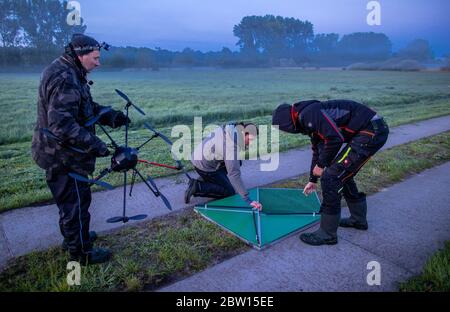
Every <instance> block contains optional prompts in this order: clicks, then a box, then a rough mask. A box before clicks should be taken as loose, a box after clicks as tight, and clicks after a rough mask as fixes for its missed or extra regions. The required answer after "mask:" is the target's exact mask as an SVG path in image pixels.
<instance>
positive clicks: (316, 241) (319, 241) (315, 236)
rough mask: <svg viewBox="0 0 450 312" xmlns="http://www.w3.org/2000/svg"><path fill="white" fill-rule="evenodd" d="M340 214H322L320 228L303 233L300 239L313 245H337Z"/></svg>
mask: <svg viewBox="0 0 450 312" xmlns="http://www.w3.org/2000/svg"><path fill="white" fill-rule="evenodd" d="M339 219H340V215H339V214H336V215H327V214H322V215H321V218H320V228H319V229H318V230H317V231H315V232H313V233H303V234H301V235H300V239H301V240H302V241H303V242H304V243H306V244H308V245H313V246H320V245H336V244H337V242H338V240H337V228H338V225H339Z"/></svg>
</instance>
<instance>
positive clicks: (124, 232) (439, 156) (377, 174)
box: [0, 132, 450, 291]
mask: <svg viewBox="0 0 450 312" xmlns="http://www.w3.org/2000/svg"><path fill="white" fill-rule="evenodd" d="M449 160H450V132H446V133H443V134H440V135H436V136H433V137H430V138H425V139H421V140H419V141H416V142H412V143H409V144H406V145H402V146H398V147H395V148H392V149H389V150H386V151H383V152H380V153H378V154H377V155H375V157H373V159H372V160H371V161H370V162H368V163H367V165H366V166H365V167H364V168H363V169H362V171H361V172H360V173H359V174H358V176H357V178H356V179H357V182H358V185H359V187H360V189H361V191H364V192H366V193H368V194H372V193H375V192H377V191H379V190H381V189H382V188H384V187H387V186H389V185H391V184H393V183H396V182H398V181H400V180H402V179H405V178H407V177H408V176H410V175H411V174H414V173H418V172H421V171H423V170H425V169H427V168H431V167H433V166H436V165H439V164H441V163H444V162H446V161H449ZM307 179H308V176H307V175H302V176H300V177H298V178H295V179H290V180H287V181H283V182H281V183H277V184H276V185H272V187H296V188H303V186H304V185H305V183H306V182H307ZM98 244H99V245H100V246H103V247H108V248H111V250H112V251H113V252H114V258H113V260H112V261H111V262H110V263H108V264H103V265H97V266H92V267H88V268H83V269H82V277H81V286H76V287H69V286H67V284H66V274H67V271H66V270H65V268H66V263H67V261H68V257H67V255H66V254H65V253H63V252H62V251H61V250H60V249H59V248H52V249H49V250H47V251H45V252H35V253H32V254H29V255H26V256H23V257H20V258H18V259H15V260H13V261H12V262H11V263H10V264H9V266H8V267H7V268H6V269H5V270H4V271H3V272H2V273H0V291H94V290H95V291H114V290H119V291H139V290H153V289H156V288H158V287H161V286H163V285H166V284H167V283H170V282H173V281H176V280H178V279H180V278H183V277H186V276H188V275H191V274H193V273H195V272H198V271H200V270H203V269H205V268H207V267H208V266H211V265H214V264H216V263H218V262H220V261H223V260H224V259H226V258H229V257H232V256H234V255H237V254H239V253H242V252H244V251H246V250H248V248H249V247H247V246H246V245H245V244H244V243H242V242H241V241H239V240H237V239H236V238H235V237H233V236H231V235H229V234H228V233H226V232H224V231H223V230H221V229H220V228H218V227H216V226H214V225H213V224H211V223H209V222H207V221H205V220H203V219H201V218H200V217H199V216H197V215H196V214H195V213H194V212H193V211H192V210H184V211H181V212H177V213H173V214H170V215H167V216H165V217H161V218H159V219H154V220H152V221H149V222H145V223H141V224H139V225H137V226H134V227H127V228H124V229H120V230H117V231H115V232H113V233H111V234H109V235H107V236H103V237H100V239H99V242H98Z"/></svg>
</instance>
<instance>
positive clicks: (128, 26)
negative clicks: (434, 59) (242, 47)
mask: <svg viewBox="0 0 450 312" xmlns="http://www.w3.org/2000/svg"><path fill="white" fill-rule="evenodd" d="M79 2H80V4H81V15H82V17H83V18H84V19H85V23H86V25H87V26H88V29H87V34H89V35H92V36H95V37H96V38H97V39H98V40H101V41H106V42H108V43H110V44H112V45H115V46H127V45H129V46H137V47H149V48H155V47H161V48H163V49H169V50H182V49H183V48H185V47H190V48H192V49H194V50H201V51H210V50H212V51H217V50H220V49H222V47H224V46H225V47H228V48H230V49H232V50H236V49H237V47H236V42H237V38H236V37H234V36H233V26H234V25H236V24H238V23H239V22H240V21H241V19H242V18H243V17H244V16H247V15H266V14H273V15H281V16H283V17H294V18H298V19H300V20H308V21H310V22H312V23H313V24H314V31H315V33H316V34H317V33H330V32H334V33H338V34H339V35H341V36H342V35H345V34H348V33H352V32H365V31H373V32H383V33H385V34H386V35H388V36H389V38H390V39H391V40H392V42H393V47H394V51H396V50H398V49H400V48H402V47H404V46H405V45H406V44H407V43H408V42H409V41H411V40H413V39H416V38H422V39H427V40H429V41H430V43H431V45H432V47H433V50H434V51H435V52H436V54H437V55H438V56H440V55H442V54H446V53H448V54H450V18H449V16H448V15H449V13H450V1H448V0H427V1H425V0H380V1H378V2H379V3H380V4H381V26H369V25H367V23H366V17H367V14H368V13H369V11H368V10H367V9H366V5H367V3H368V2H369V0H339V1H338V0H316V1H310V0H309V1H308V0H226V1H223V0H191V1H188V0H185V1H182V0H161V1H160V0H149V1H143V0H127V1H116V0H114V1H112V0H80V1H79Z"/></svg>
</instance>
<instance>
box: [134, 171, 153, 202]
mask: <svg viewBox="0 0 450 312" xmlns="http://www.w3.org/2000/svg"><path fill="white" fill-rule="evenodd" d="M134 172H136V173H137V175H138V176H139V177H140V178H141V180H142V182H144V183H145V185H147V187H148V188H149V189H150V191H152V193H153V195H155V196H159V191H158V189H156V190H154V189H153V187H152V186H151V185H150V184H149V183H148V181H147V180H146V179H145V178H144V177H143V176H142V174H141V173H140V172H139V171H138V170H137V169H134Z"/></svg>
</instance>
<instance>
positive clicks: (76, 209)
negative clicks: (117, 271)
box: [32, 35, 129, 264]
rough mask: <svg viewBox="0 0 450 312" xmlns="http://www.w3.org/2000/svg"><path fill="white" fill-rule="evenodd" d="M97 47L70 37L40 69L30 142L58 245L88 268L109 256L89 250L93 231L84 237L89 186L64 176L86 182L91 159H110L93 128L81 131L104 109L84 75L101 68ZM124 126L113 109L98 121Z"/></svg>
mask: <svg viewBox="0 0 450 312" xmlns="http://www.w3.org/2000/svg"><path fill="white" fill-rule="evenodd" d="M100 48H101V45H100V44H99V43H98V42H97V41H96V40H95V39H93V38H91V37H88V36H84V35H75V36H74V37H73V38H72V41H71V43H70V44H69V45H68V46H67V47H66V51H65V53H64V54H63V55H62V56H60V57H59V58H57V59H56V60H54V61H53V62H52V63H51V64H50V66H48V67H47V68H46V69H45V70H44V72H43V73H42V76H41V81H40V86H39V98H38V103H37V107H38V112H37V123H36V127H35V129H34V134H33V142H32V155H33V159H34V161H35V162H36V163H37V164H38V165H39V167H41V168H42V169H44V170H46V177H47V185H48V186H49V188H50V190H51V192H52V194H53V198H54V199H55V201H56V204H57V206H58V208H59V215H60V220H59V226H60V230H61V234H62V235H63V236H64V244H63V245H64V246H65V248H67V249H68V250H69V253H70V258H71V260H74V261H80V262H82V263H86V262H89V263H91V264H92V263H100V262H104V261H107V260H108V259H109V257H110V255H111V254H110V252H109V251H108V250H105V249H100V248H93V246H92V240H93V239H95V232H91V233H90V232H89V222H90V214H89V211H88V209H89V206H90V203H91V190H90V185H89V184H88V183H84V182H80V181H77V180H75V179H73V178H71V177H70V176H69V175H68V174H69V173H76V174H79V175H82V176H85V177H86V176H87V175H90V174H92V173H93V172H94V169H95V160H96V157H105V156H108V155H109V150H108V148H107V145H106V144H105V143H104V142H103V141H102V140H101V139H100V138H98V137H97V136H96V135H95V126H89V127H86V126H84V124H85V123H86V122H87V121H88V120H89V119H91V118H92V117H94V116H96V115H97V114H98V113H99V111H100V110H101V109H103V108H104V107H103V106H101V105H99V104H97V103H95V102H94V101H93V100H92V97H91V93H90V87H89V84H92V82H88V80H87V74H88V73H89V72H90V71H91V70H93V69H94V68H96V67H97V66H99V65H100ZM127 121H128V122H129V119H127V117H126V116H125V115H124V114H123V113H122V112H119V111H114V110H111V111H109V112H108V113H106V114H103V115H102V117H101V118H100V120H99V122H100V123H101V124H103V125H107V126H110V127H113V128H117V127H120V126H122V125H125V123H126V122H127ZM42 129H48V130H50V131H51V132H52V133H53V134H54V135H55V136H57V137H58V138H59V140H60V142H57V141H56V140H54V139H52V138H50V137H48V136H46V135H45V133H44V132H43V131H42ZM61 142H63V144H61ZM67 146H73V147H76V148H78V149H81V150H84V151H86V152H87V153H79V152H76V151H74V150H72V149H69V148H67Z"/></svg>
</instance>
